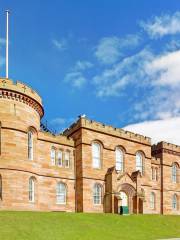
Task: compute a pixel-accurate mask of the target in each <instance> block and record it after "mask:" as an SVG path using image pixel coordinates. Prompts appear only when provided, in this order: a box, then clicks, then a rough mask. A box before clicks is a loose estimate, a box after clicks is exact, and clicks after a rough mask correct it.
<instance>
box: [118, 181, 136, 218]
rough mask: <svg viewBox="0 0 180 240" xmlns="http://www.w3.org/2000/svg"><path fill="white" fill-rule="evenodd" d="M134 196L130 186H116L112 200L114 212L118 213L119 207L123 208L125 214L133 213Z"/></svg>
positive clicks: (132, 188) (134, 192)
mask: <svg viewBox="0 0 180 240" xmlns="http://www.w3.org/2000/svg"><path fill="white" fill-rule="evenodd" d="M135 196H136V190H135V188H134V187H133V186H132V185H130V184H128V183H124V184H121V185H120V186H118V189H117V193H116V195H115V198H114V212H115V213H119V211H120V209H121V207H124V209H127V210H126V212H127V213H134V206H135V205H134V201H135Z"/></svg>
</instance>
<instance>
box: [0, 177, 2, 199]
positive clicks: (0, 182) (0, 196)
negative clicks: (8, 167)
mask: <svg viewBox="0 0 180 240" xmlns="http://www.w3.org/2000/svg"><path fill="white" fill-rule="evenodd" d="M0 200H2V177H1V175H0Z"/></svg>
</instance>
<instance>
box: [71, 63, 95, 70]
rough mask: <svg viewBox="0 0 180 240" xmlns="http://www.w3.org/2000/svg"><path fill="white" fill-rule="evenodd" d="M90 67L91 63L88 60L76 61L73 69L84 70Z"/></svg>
mask: <svg viewBox="0 0 180 240" xmlns="http://www.w3.org/2000/svg"><path fill="white" fill-rule="evenodd" d="M92 67H93V64H92V63H91V62H89V61H77V62H76V64H75V66H74V68H73V69H74V70H76V71H84V70H86V69H89V68H92Z"/></svg>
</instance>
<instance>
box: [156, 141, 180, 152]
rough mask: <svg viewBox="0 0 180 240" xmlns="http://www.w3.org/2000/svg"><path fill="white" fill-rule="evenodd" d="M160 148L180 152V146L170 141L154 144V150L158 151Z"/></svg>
mask: <svg viewBox="0 0 180 240" xmlns="http://www.w3.org/2000/svg"><path fill="white" fill-rule="evenodd" d="M159 149H167V150H171V151H175V152H180V146H179V145H175V144H172V143H168V142H159V143H157V144H154V145H153V146H152V151H157V150H159Z"/></svg>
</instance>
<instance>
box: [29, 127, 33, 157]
mask: <svg viewBox="0 0 180 240" xmlns="http://www.w3.org/2000/svg"><path fill="white" fill-rule="evenodd" d="M33 135H34V134H33V131H32V130H29V131H28V160H30V161H33V159H34V146H33V145H34V137H33Z"/></svg>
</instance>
